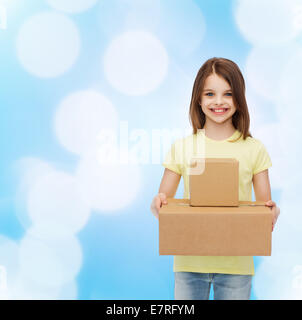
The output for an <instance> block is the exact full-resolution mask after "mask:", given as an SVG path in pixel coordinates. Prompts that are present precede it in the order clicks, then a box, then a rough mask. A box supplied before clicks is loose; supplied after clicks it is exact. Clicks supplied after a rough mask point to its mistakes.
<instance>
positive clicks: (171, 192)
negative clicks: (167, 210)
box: [150, 168, 181, 218]
mask: <svg viewBox="0 0 302 320" xmlns="http://www.w3.org/2000/svg"><path fill="white" fill-rule="evenodd" d="M180 178H181V175H179V174H177V173H175V172H174V171H172V170H169V169H167V168H165V171H164V175H163V177H162V180H161V183H160V187H159V190H158V194H157V195H156V196H155V197H154V198H153V200H152V203H151V207H150V209H151V212H152V213H153V214H154V215H155V217H156V218H158V213H159V209H160V208H161V206H162V203H167V201H166V199H167V198H173V197H174V196H175V193H176V191H177V188H178V185H179V181H180Z"/></svg>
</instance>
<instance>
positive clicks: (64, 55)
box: [16, 11, 81, 78]
mask: <svg viewBox="0 0 302 320" xmlns="http://www.w3.org/2000/svg"><path fill="white" fill-rule="evenodd" d="M80 43H81V41H80V36H79V32H78V30H77V27H76V26H75V24H74V22H73V21H72V20H70V19H69V18H68V17H66V16H64V15H62V14H60V13H55V12H51V11H45V12H42V13H37V14H35V15H33V16H32V17H30V18H28V19H27V20H26V21H25V23H24V24H23V25H22V26H21V28H20V30H19V33H18V36H17V42H16V45H17V56H18V59H19V61H20V63H21V64H22V66H23V67H24V68H25V70H26V71H28V72H29V73H31V74H33V75H35V76H37V77H41V78H53V77H57V76H60V75H62V74H63V73H64V72H66V71H67V70H68V69H70V68H71V67H72V65H73V64H74V63H75V61H76V59H77V57H78V55H79V51H80Z"/></svg>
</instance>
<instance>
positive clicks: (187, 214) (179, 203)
mask: <svg viewBox="0 0 302 320" xmlns="http://www.w3.org/2000/svg"><path fill="white" fill-rule="evenodd" d="M167 202H168V203H167V204H166V205H164V204H163V205H162V207H161V208H160V211H159V254H160V255H195V256H196V255H197V256H198V255H200V256H269V255H271V238H272V211H271V209H270V208H269V207H267V206H265V203H264V202H250V201H240V202H239V206H238V207H192V206H190V200H189V199H173V198H168V199H167Z"/></svg>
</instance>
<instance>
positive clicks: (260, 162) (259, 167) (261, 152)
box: [253, 140, 272, 175]
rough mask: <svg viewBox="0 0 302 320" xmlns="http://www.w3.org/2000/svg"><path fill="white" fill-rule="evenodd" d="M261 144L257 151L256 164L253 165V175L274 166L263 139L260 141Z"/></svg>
mask: <svg viewBox="0 0 302 320" xmlns="http://www.w3.org/2000/svg"><path fill="white" fill-rule="evenodd" d="M258 142H259V146H258V148H257V151H256V153H255V156H256V157H255V159H254V166H253V175H254V174H257V173H259V172H261V171H264V170H266V169H268V168H269V167H271V166H272V161H271V158H270V156H269V154H268V152H267V150H266V148H265V146H264V145H263V143H262V142H261V141H259V140H258Z"/></svg>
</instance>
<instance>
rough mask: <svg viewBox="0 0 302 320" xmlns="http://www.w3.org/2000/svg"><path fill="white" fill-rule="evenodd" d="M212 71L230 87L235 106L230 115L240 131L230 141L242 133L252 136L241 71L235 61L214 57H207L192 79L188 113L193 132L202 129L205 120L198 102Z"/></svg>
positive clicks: (244, 137) (244, 136)
mask: <svg viewBox="0 0 302 320" xmlns="http://www.w3.org/2000/svg"><path fill="white" fill-rule="evenodd" d="M212 73H216V74H217V75H218V76H221V77H222V78H224V79H225V80H226V81H227V82H228V84H229V85H230V87H231V89H232V97H233V103H234V105H235V107H236V112H235V113H234V114H233V116H232V123H233V126H234V127H235V128H236V129H237V130H238V131H239V132H240V136H239V137H238V138H237V139H236V140H232V141H230V142H235V141H237V140H238V139H240V137H241V136H242V135H243V139H244V140H245V139H246V137H252V135H251V133H250V132H249V127H250V116H249V111H248V106H247V103H246V99H245V82H244V78H243V76H242V73H241V71H240V69H239V67H238V66H237V64H236V63H235V62H233V61H231V60H229V59H225V58H216V57H214V58H211V59H208V60H207V61H206V62H205V63H204V64H203V65H202V66H201V68H200V69H199V71H198V73H197V76H196V79H195V81H194V85H193V91H192V98H191V103H190V113H189V115H190V122H191V125H192V127H193V134H196V133H197V129H203V127H204V125H205V122H206V117H205V114H204V112H203V111H202V109H201V106H200V103H201V96H202V91H203V88H204V84H205V81H206V78H207V77H208V76H209V75H211V74H212Z"/></svg>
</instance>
